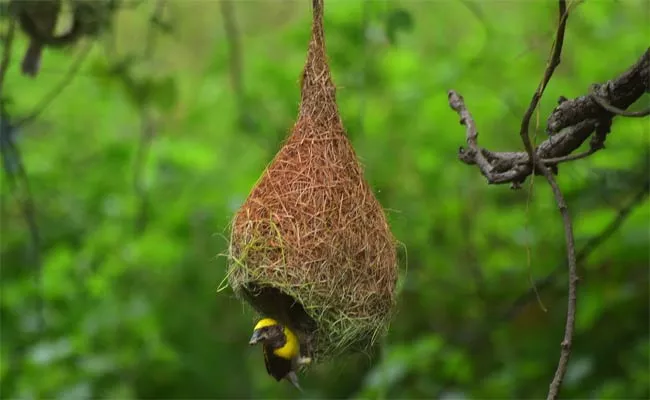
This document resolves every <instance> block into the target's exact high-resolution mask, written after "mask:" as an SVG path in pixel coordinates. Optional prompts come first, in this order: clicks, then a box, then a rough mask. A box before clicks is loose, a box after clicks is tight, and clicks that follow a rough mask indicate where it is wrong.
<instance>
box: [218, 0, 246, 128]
mask: <svg viewBox="0 0 650 400" xmlns="http://www.w3.org/2000/svg"><path fill="white" fill-rule="evenodd" d="M219 4H220V10H221V18H222V19H223V29H224V33H225V35H226V43H227V44H228V63H229V68H228V69H229V71H230V85H231V87H232V91H233V94H234V96H235V103H236V105H237V114H238V119H239V122H240V124H244V123H245V122H246V94H245V91H244V79H243V77H242V71H243V69H244V60H243V55H242V49H241V35H240V33H239V27H238V25H237V18H236V17H235V6H234V4H233V1H232V0H221V1H220V2H219ZM242 126H243V125H242Z"/></svg>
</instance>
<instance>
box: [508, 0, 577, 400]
mask: <svg viewBox="0 0 650 400" xmlns="http://www.w3.org/2000/svg"><path fill="white" fill-rule="evenodd" d="M558 8H559V24H558V29H557V35H556V39H555V43H554V45H553V54H552V56H551V60H550V62H549V63H548V65H547V67H546V70H545V71H544V76H543V77H542V81H541V82H540V84H539V86H538V88H537V90H536V91H535V94H534V95H533V98H532V100H531V102H530V105H529V106H528V109H527V110H526V112H525V113H524V117H523V119H522V123H521V129H520V132H519V135H520V136H521V139H522V141H523V143H524V147H525V148H526V152H527V153H528V156H529V157H530V161H531V162H532V164H533V173H534V171H535V167H537V168H538V169H539V171H540V172H541V173H542V174H543V175H544V177H546V180H547V181H548V183H549V184H550V185H551V189H552V190H553V195H554V196H555V202H556V203H557V206H558V208H559V210H560V214H561V215H562V222H563V224H564V235H565V239H566V252H567V259H568V264H569V299H568V306H567V317H566V326H565V330H564V339H563V340H562V350H561V352H560V360H559V361H558V366H557V370H556V371H555V376H554V377H553V380H552V381H551V384H550V387H549V392H548V396H547V399H548V400H555V399H556V398H557V396H558V394H559V392H560V387H561V386H562V381H563V380H564V375H565V374H566V369H567V365H568V363H569V358H570V357H571V343H572V341H573V330H574V327H575V315H576V298H577V296H576V290H577V284H578V277H577V267H576V255H575V240H574V237H573V224H572V222H571V216H570V214H569V209H568V206H567V204H566V201H565V200H564V195H562V191H561V190H560V187H559V186H558V184H557V182H556V181H555V178H554V177H553V173H552V172H551V170H550V169H548V168H547V167H546V166H545V165H544V163H542V161H541V160H540V159H539V158H538V157H537V152H536V149H534V148H533V146H532V144H531V142H530V137H529V132H528V130H529V124H530V118H531V116H532V115H533V112H534V111H535V109H536V108H537V105H538V104H539V101H540V100H541V98H542V96H543V94H544V90H545V89H546V85H547V84H548V82H549V81H550V80H551V78H552V77H553V73H554V72H555V69H556V68H557V66H558V65H560V60H561V56H562V47H563V45H564V32H565V30H566V21H567V17H568V15H569V14H568V12H567V7H566V0H559V2H558ZM535 292H537V288H536V287H535Z"/></svg>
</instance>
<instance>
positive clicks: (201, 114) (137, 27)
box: [0, 0, 650, 399]
mask: <svg viewBox="0 0 650 400" xmlns="http://www.w3.org/2000/svg"><path fill="white" fill-rule="evenodd" d="M303 3H304V4H303ZM307 3H308V2H300V5H298V3H296V2H233V5H234V8H235V11H236V12H235V16H236V19H237V24H238V27H239V33H240V41H239V43H240V51H241V55H242V64H241V65H242V69H241V71H239V73H240V76H241V80H242V82H243V84H242V85H241V93H240V92H237V91H236V89H234V88H235V87H236V85H233V79H234V78H233V75H232V71H230V66H231V62H230V60H229V58H228V57H229V54H230V52H229V47H228V46H229V44H228V43H229V42H228V41H227V38H226V36H225V33H224V21H223V18H222V17H221V16H220V3H219V2H208V1H204V2H170V5H169V7H170V9H169V10H168V11H169V12H168V13H167V15H171V16H172V17H171V18H170V21H169V24H171V26H172V29H171V30H166V32H167V33H164V32H163V33H157V35H158V36H157V37H158V38H157V40H156V43H155V46H154V51H153V55H152V56H151V57H149V58H147V57H142V56H141V54H142V53H143V49H144V48H145V47H146V42H147V32H148V30H147V29H148V26H149V25H148V22H147V21H148V19H149V15H148V12H149V11H150V10H149V9H147V8H140V7H135V6H134V7H129V8H124V9H123V10H122V11H121V12H120V15H119V20H118V21H117V22H116V23H115V24H114V28H115V29H116V34H115V37H106V38H105V40H104V41H103V42H102V43H99V44H97V45H96V46H95V47H94V48H93V50H92V51H91V52H90V53H89V55H88V57H87V59H86V60H85V61H84V63H83V65H82V68H81V70H80V71H79V72H78V73H77V74H76V75H75V77H74V79H73V80H72V81H71V82H70V83H69V85H68V86H67V87H66V88H65V89H63V90H60V93H59V94H58V97H57V98H56V99H55V100H54V101H53V102H52V103H50V104H49V105H48V106H47V107H46V108H44V109H43V112H42V113H41V114H40V115H39V117H38V118H37V119H35V120H34V121H33V122H31V123H30V124H29V125H26V126H25V127H24V128H21V129H20V130H19V132H18V134H17V140H16V142H17V145H18V146H19V148H20V150H21V152H22V156H23V161H24V164H25V167H26V170H27V172H28V175H29V179H30V185H31V186H30V187H31V191H32V194H33V197H34V199H35V204H36V217H37V222H38V226H39V232H40V238H41V242H40V249H39V250H40V251H39V252H38V253H36V252H35V250H34V249H33V248H32V240H31V238H30V234H29V231H28V229H27V226H26V224H25V219H24V216H23V205H24V203H23V202H22V199H23V197H22V195H20V196H18V195H15V194H16V192H14V191H12V190H11V187H10V180H9V177H8V175H7V174H3V175H2V178H1V181H0V185H1V186H0V187H1V196H2V198H1V201H2V204H1V206H2V208H1V210H0V213H1V215H0V217H1V222H2V231H1V241H0V251H1V253H0V255H1V257H2V258H1V260H2V265H1V268H2V269H1V273H2V281H1V283H0V285H1V286H0V312H1V314H0V324H1V325H0V326H1V329H2V335H1V338H0V341H1V343H2V346H1V348H0V381H1V384H0V393H2V397H3V398H52V399H73V398H119V399H129V398H242V397H248V398H259V397H275V398H277V397H280V396H293V397H297V396H299V393H296V392H295V391H293V390H292V388H291V387H290V385H288V384H287V385H284V384H278V383H276V382H275V381H273V380H272V379H271V378H270V377H268V376H267V374H266V372H265V370H264V366H263V363H262V354H261V353H260V352H259V349H257V348H256V349H251V348H249V347H248V345H247V339H248V336H249V334H250V331H251V328H252V314H251V313H250V312H249V311H247V310H246V309H245V308H244V307H243V306H242V305H241V304H240V303H239V302H238V301H236V300H235V299H234V297H233V296H232V293H230V292H229V291H227V290H226V291H223V292H220V293H217V287H218V285H219V283H220V282H222V280H223V278H224V274H225V271H226V268H225V265H226V264H225V260H224V259H223V257H219V256H218V255H219V254H223V253H225V250H226V246H227V241H226V239H225V238H226V237H227V236H228V235H227V229H228V224H229V222H230V219H231V218H232V215H233V213H234V211H235V210H236V209H237V208H238V207H239V205H240V204H241V203H242V202H243V200H244V199H245V197H246V195H247V194H248V191H249V190H250V188H251V187H252V186H253V184H254V183H255V181H256V179H257V178H258V177H259V174H260V172H261V171H262V169H263V168H264V166H265V165H266V164H267V163H268V162H269V161H270V159H271V158H272V157H273V154H274V153H275V151H277V149H278V148H279V146H280V145H281V141H282V139H283V138H284V136H285V135H286V134H287V132H288V131H289V129H290V127H291V125H292V123H293V121H294V120H295V117H296V113H297V105H298V100H299V92H298V90H299V89H298V78H299V76H300V72H301V68H302V66H303V65H304V60H305V51H306V46H307V41H308V35H309V22H310V15H309V11H308V10H309V7H308V4H307ZM326 3H327V5H326V18H325V23H326V32H327V49H328V54H329V58H330V62H331V65H332V69H333V75H334V80H335V82H336V84H337V85H338V87H339V90H338V93H337V98H338V102H339V107H340V111H341V114H342V118H343V121H344V123H345V125H346V127H347V128H348V130H349V133H350V137H351V139H352V141H353V143H354V146H355V148H356V151H357V153H358V155H359V157H360V158H361V161H362V163H363V164H364V165H365V168H366V175H367V178H368V180H369V181H370V183H371V185H372V186H373V188H375V190H376V193H377V196H378V198H379V200H380V201H381V202H382V204H383V205H384V207H385V208H386V209H387V210H388V214H389V217H390V220H391V225H392V227H393V231H394V233H395V236H396V237H397V238H398V239H399V240H400V241H401V242H402V243H404V244H405V248H406V249H405V250H406V251H403V256H404V257H403V258H402V262H403V263H407V262H408V265H407V267H408V272H407V274H406V275H405V278H404V281H403V282H402V284H403V287H402V293H401V297H400V299H399V306H398V308H399V309H398V312H397V315H396V316H395V318H394V320H393V322H392V324H391V328H390V332H389V334H388V336H387V337H386V338H385V339H384V344H383V345H382V346H381V348H380V349H377V350H376V352H377V354H374V357H373V358H370V357H368V356H367V355H359V356H358V357H349V358H345V359H340V360H336V361H333V362H331V363H327V364H324V365H319V366H315V367H314V368H313V369H311V370H310V371H309V372H308V373H307V374H305V375H304V376H303V377H302V385H303V387H304V388H305V389H306V391H305V393H304V396H305V397H314V398H340V397H347V398H350V397H352V398H443V397H446V398H449V397H454V398H541V397H543V396H545V395H546V391H547V390H548V384H549V382H550V380H551V378H552V376H553V374H554V372H555V367H556V365H557V360H558V357H559V352H560V342H561V338H562V335H563V330H564V320H565V311H566V274H565V272H564V270H565V265H566V256H565V252H564V251H565V249H564V237H563V232H562V227H561V221H560V218H559V214H558V213H557V210H556V206H555V204H554V201H553V197H552V194H551V192H550V189H549V188H548V185H546V183H545V182H544V180H543V179H536V180H535V183H534V188H533V193H532V194H530V190H531V187H530V182H527V183H526V184H525V185H524V190H521V191H511V190H509V189H508V188H507V187H505V186H488V185H486V183H485V180H484V179H483V178H482V177H481V176H480V174H479V172H478V170H477V169H476V168H473V167H469V166H466V165H464V164H462V163H460V162H459V161H458V159H457V151H458V147H459V146H462V145H464V143H465V137H464V128H463V127H462V126H460V125H459V124H458V117H457V115H456V114H455V113H453V112H452V111H451V110H450V109H449V106H448V105H447V94H446V91H447V90H448V89H451V88H453V89H456V90H458V91H459V92H460V93H462V94H463V96H464V97H465V99H466V101H467V105H468V106H469V107H470V109H471V110H472V112H473V114H474V117H475V119H476V122H477V124H478V125H479V129H480V133H481V135H480V141H481V144H482V145H483V146H485V147H488V148H490V149H495V150H513V151H515V150H521V149H522V148H523V147H522V145H521V142H520V139H519V136H518V128H519V123H520V118H521V116H522V114H523V111H524V110H525V108H526V106H527V102H528V101H529V100H530V97H531V95H532V93H533V90H534V89H535V87H536V86H537V85H538V82H539V80H540V78H541V74H542V71H543V69H544V67H545V62H546V59H547V56H548V54H549V48H550V45H551V43H552V40H553V32H554V29H555V26H554V24H555V23H556V19H557V15H556V14H557V10H556V5H555V3H554V2H466V1H455V0H449V1H443V2H440V1H438V2H435V1H427V2H422V1H403V2H399V3H394V2H387V1H372V2H353V1H326ZM3 4H4V3H3ZM143 7H144V6H143ZM150 8H151V7H150ZM648 12H649V10H648V3H647V2H646V1H644V0H625V1H618V2H615V1H609V2H608V1H598V2H589V1H587V2H584V4H581V5H580V6H578V7H577V8H576V9H575V12H574V14H572V15H571V16H570V17H569V21H568V29H567V33H566V43H565V47H564V54H563V57H562V64H561V66H560V67H559V68H558V71H557V74H556V76H555V77H554V79H553V80H552V81H551V83H550V85H549V86H548V89H547V94H546V96H545V97H544V99H543V101H542V103H541V106H540V115H539V124H537V123H536V122H535V121H536V119H537V116H534V118H533V123H534V127H535V135H536V140H537V142H541V141H542V140H543V139H545V134H544V129H545V123H544V121H545V117H546V115H548V113H549V112H550V111H551V110H552V109H553V107H554V106H555V105H556V100H557V98H558V97H559V96H560V95H563V96H567V97H575V96H579V95H582V94H584V93H585V92H586V91H587V89H588V87H589V85H590V84H591V83H593V82H603V81H605V80H607V79H610V78H612V77H614V76H615V75H617V74H619V73H620V72H622V71H623V69H624V68H626V67H627V66H628V65H630V64H632V63H633V62H634V61H635V60H636V59H637V58H638V57H639V56H640V55H641V53H642V52H643V51H645V49H646V48H647V45H648V44H647V35H643V34H640V32H641V31H642V30H643V29H646V32H647V28H643V26H646V25H645V22H647V15H648ZM3 26H5V25H4V24H3ZM25 48H26V40H25V37H24V36H23V35H22V34H18V35H17V37H16V40H15V42H14V46H13V52H12V59H11V66H10V68H9V70H8V74H7V77H6V79H5V90H4V92H3V93H4V94H3V95H4V96H6V97H8V98H7V99H6V100H7V108H8V111H9V113H10V115H12V116H13V117H15V118H20V117H24V116H27V115H29V114H30V112H31V111H32V110H33V109H34V107H35V106H36V105H37V104H39V102H40V101H41V99H42V98H43V97H44V96H46V95H47V94H48V93H49V92H50V91H51V90H53V89H54V88H56V87H57V85H58V84H59V82H60V81H61V79H63V78H64V75H65V73H66V71H67V69H68V68H69V67H70V65H71V64H72V63H73V62H74V60H75V58H76V57H77V56H78V55H79V52H78V50H77V49H76V48H73V49H65V50H60V51H58V50H54V51H53V50H47V51H46V53H45V54H44V59H43V65H42V70H41V72H40V74H39V76H38V77H37V79H28V78H26V77H24V76H22V75H21V74H20V68H19V64H20V59H21V57H22V55H23V54H24V53H23V52H24V50H25ZM109 49H112V50H110V51H109ZM237 90H240V89H237ZM645 103H647V97H646V99H645ZM640 106H641V105H635V106H634V108H635V109H639V108H640ZM242 116H245V118H243V117H242ZM243 120H245V121H246V123H242V121H243ZM143 126H152V127H153V128H154V129H155V134H153V135H151V136H145V137H144V139H143ZM648 148H650V130H649V129H648V124H647V119H646V120H641V119H624V118H620V119H617V120H615V122H614V125H613V129H612V133H611V134H610V136H609V137H608V140H607V148H606V149H605V150H603V151H601V152H598V153H597V154H595V155H593V156H591V157H589V158H587V159H583V160H579V161H575V162H572V163H567V164H563V165H560V168H559V169H560V174H559V177H558V180H559V183H560V185H561V187H562V188H563V190H564V191H565V193H566V194H567V198H568V201H569V207H570V211H571V214H572V216H573V218H574V221H575V230H576V232H575V234H576V241H577V246H578V249H579V250H580V249H582V248H584V246H587V245H589V243H592V241H593V240H594V237H597V236H599V235H600V234H601V233H602V232H603V231H604V230H606V229H607V227H608V226H609V225H610V224H611V222H612V221H613V220H614V219H616V218H617V216H618V215H619V210H620V209H622V208H624V207H625V206H626V205H627V204H629V203H630V202H631V201H632V200H633V199H634V197H635V196H636V194H637V193H638V192H639V191H640V190H641V189H642V185H643V184H644V182H647V179H648V174H647V171H648V164H647V156H648V153H647V149H648ZM648 205H649V203H648V200H647V197H645V198H643V199H642V201H641V202H639V203H638V204H637V205H636V207H633V209H632V210H631V211H630V212H629V215H626V216H625V219H624V221H623V222H622V223H621V225H620V227H618V228H617V229H616V230H615V231H614V232H613V233H612V234H611V236H608V237H607V238H605V239H604V240H603V241H602V243H600V244H599V245H598V246H596V247H595V249H594V250H593V251H591V252H590V253H589V254H588V255H587V256H586V257H585V258H584V260H583V262H582V263H581V265H580V278H581V281H580V287H579V299H578V308H579V310H578V318H577V326H576V334H575V338H574V351H573V356H572V358H571V362H570V364H569V370H568V373H567V377H566V380H565V385H564V388H563V392H562V395H563V397H566V398H599V399H600V398H602V399H607V398H611V399H615V398H616V399H620V398H626V399H632V398H634V399H637V398H638V399H641V398H648V397H649V396H650V389H649V387H650V379H649V378H648V377H649V376H650V373H649V371H648V364H649V363H650V359H649V358H648V354H650V348H649V347H648V335H649V330H648V326H649V320H648V315H649V311H650V309H649V306H648V301H647V300H648V296H649V293H648V287H649V285H648V279H649V273H648V265H649V263H650V260H649V255H648V243H649V242H650V237H649V232H648V229H647V227H648V220H649V219H650V207H648ZM528 251H529V252H530V262H529V261H528V259H529V258H528V255H527V252H528ZM37 255H40V269H41V271H40V273H39V272H38V270H37V267H38V263H39V261H38V260H39V257H36V256H37ZM406 255H408V257H406ZM556 270H557V271H558V272H557V273H556V274H555V276H556V278H555V279H554V280H553V281H552V283H551V284H549V285H547V286H545V287H544V288H541V289H540V297H541V301H542V302H543V304H544V306H545V307H546V308H547V309H548V311H547V312H544V311H542V310H541V307H540V306H539V305H538V303H537V301H536V300H535V297H534V296H532V297H530V301H529V302H527V303H525V304H524V305H522V306H521V307H519V308H517V312H515V313H511V314H508V315H509V316H508V317H507V318H503V315H504V313H505V312H506V311H507V310H509V309H510V307H511V306H512V304H513V303H514V301H515V300H516V299H517V298H518V296H520V295H521V294H522V293H525V292H526V291H527V290H529V289H530V286H531V284H530V279H531V277H532V279H538V278H543V277H544V276H546V275H547V274H549V273H551V272H552V271H556Z"/></svg>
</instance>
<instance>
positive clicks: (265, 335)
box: [248, 318, 311, 391]
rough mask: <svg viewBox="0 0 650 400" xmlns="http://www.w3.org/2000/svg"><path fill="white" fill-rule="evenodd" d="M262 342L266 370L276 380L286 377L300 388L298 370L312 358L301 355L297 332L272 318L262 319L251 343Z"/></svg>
mask: <svg viewBox="0 0 650 400" xmlns="http://www.w3.org/2000/svg"><path fill="white" fill-rule="evenodd" d="M260 342H261V343H262V349H263V352H264V365H265V366H266V372H268V374H269V375H271V376H272V377H274V378H275V380H276V381H278V382H279V381H281V380H282V379H286V380H288V381H289V382H291V384H292V385H293V386H295V387H296V388H297V389H298V390H300V391H302V388H301V387H300V384H299V383H298V375H296V370H297V369H298V367H299V366H301V365H305V364H309V363H310V362H311V358H309V357H302V356H301V355H300V342H299V341H298V337H297V336H296V334H295V333H293V332H292V331H291V329H289V328H288V327H287V326H283V325H282V324H280V323H279V322H277V321H276V320H274V319H272V318H263V319H261V320H260V321H259V322H258V323H257V325H255V328H253V336H251V338H250V340H249V342H248V343H249V344H250V345H254V344H257V343H260Z"/></svg>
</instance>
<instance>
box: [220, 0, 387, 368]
mask: <svg viewBox="0 0 650 400" xmlns="http://www.w3.org/2000/svg"><path fill="white" fill-rule="evenodd" d="M322 1H323V0H313V8H314V10H313V11H314V14H313V15H314V20H313V25H312V37H311V40H310V43H309V52H308V57H307V62H306V65H305V68H304V71H303V75H302V90H301V103H300V112H299V116H298V120H297V122H296V123H295V125H294V127H293V130H292V132H291V135H290V136H289V137H288V139H287V140H286V142H285V143H284V145H283V147H282V148H281V149H280V151H279V152H278V153H277V155H276V156H275V158H274V159H273V161H272V162H271V164H270V165H269V166H268V167H267V168H266V170H265V171H264V173H263V174H262V176H261V178H260V180H259V181H258V182H257V184H256V185H255V187H254V188H253V190H252V191H251V193H250V194H249V196H248V198H247V199H246V201H245V202H244V204H243V205H242V206H241V208H240V209H239V211H238V212H237V214H236V215H235V217H234V220H233V222H232V232H231V240H230V254H229V257H230V268H229V272H228V282H229V285H230V286H231V287H232V288H233V290H234V291H235V293H236V294H237V295H238V296H239V297H240V298H242V299H244V300H245V301H247V302H248V303H250V305H252V306H253V308H254V309H255V310H256V311H257V312H259V313H260V314H262V315H264V316H270V317H273V318H276V319H278V320H279V321H281V322H282V323H284V324H287V325H289V326H290V327H292V328H293V329H295V330H296V331H297V332H298V335H299V337H300V338H301V342H302V343H301V344H302V346H301V349H302V353H303V355H308V356H311V357H312V358H313V359H314V360H323V359H326V358H329V357H332V356H334V355H337V354H341V353H342V352H344V351H352V350H358V351H361V350H366V349H368V348H369V347H370V346H371V345H372V344H373V343H374V341H375V339H377V338H378V337H379V336H381V335H382V334H383V333H384V332H385V331H386V329H387V327H388V323H389V320H390V317H391V311H392V309H393V305H394V303H395V284H396V280H397V257H396V246H395V244H396V241H395V239H394V238H393V235H392V234H391V231H390V228H389V226H388V223H387V221H386V217H385V215H384V212H383V209H382V207H381V205H380V204H379V202H378V201H377V199H376V198H375V196H374V195H373V193H372V190H371V189H370V187H369V185H368V183H367V182H366V181H365V180H364V177H363V171H362V168H361V166H360V165H359V162H358V161H357V157H356V154H355V152H354V149H353V148H352V145H351V143H350V141H349V140H348V138H347V136H346V132H345V130H344V128H343V124H342V122H341V119H340V117H339V113H338V108H337V106H336V98H335V87H334V84H333V83H332V79H331V75H330V71H329V67H328V65H327V59H326V53H325V44H324V34H323V21H322V20H323V16H322V13H323V8H322V7H323V4H322Z"/></svg>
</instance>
